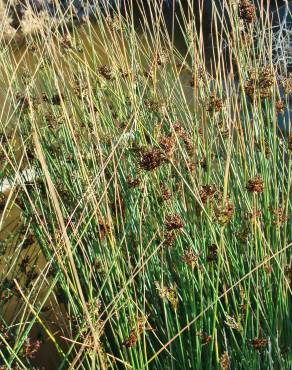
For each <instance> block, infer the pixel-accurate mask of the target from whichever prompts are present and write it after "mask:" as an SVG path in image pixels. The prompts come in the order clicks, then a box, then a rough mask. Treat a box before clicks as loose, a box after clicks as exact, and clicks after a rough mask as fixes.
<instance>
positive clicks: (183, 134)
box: [173, 121, 194, 154]
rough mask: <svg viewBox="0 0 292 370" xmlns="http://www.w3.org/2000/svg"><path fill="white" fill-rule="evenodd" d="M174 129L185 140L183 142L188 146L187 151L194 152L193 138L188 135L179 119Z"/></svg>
mask: <svg viewBox="0 0 292 370" xmlns="http://www.w3.org/2000/svg"><path fill="white" fill-rule="evenodd" d="M173 129H174V131H175V132H176V134H177V135H178V136H179V137H180V138H181V139H182V141H183V143H184V145H185V147H186V151H187V153H188V154H192V153H193V151H194V146H193V143H192V140H191V139H190V138H189V136H188V135H187V133H186V131H185V129H184V128H183V127H182V125H181V123H180V122H178V121H177V122H175V124H174V125H173Z"/></svg>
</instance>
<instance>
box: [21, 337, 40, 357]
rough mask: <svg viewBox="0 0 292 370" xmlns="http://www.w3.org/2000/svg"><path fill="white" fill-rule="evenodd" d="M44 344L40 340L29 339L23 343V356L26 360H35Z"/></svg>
mask: <svg viewBox="0 0 292 370" xmlns="http://www.w3.org/2000/svg"><path fill="white" fill-rule="evenodd" d="M41 344H42V342H41V341H40V340H36V341H32V340H31V339H30V338H29V337H28V338H26V340H25V341H24V343H23V346H22V351H23V356H24V357H26V358H30V359H32V358H34V357H35V355H36V354H37V352H38V351H39V349H40V346H41Z"/></svg>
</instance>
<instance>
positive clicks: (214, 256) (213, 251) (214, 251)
mask: <svg viewBox="0 0 292 370" xmlns="http://www.w3.org/2000/svg"><path fill="white" fill-rule="evenodd" d="M217 261H218V247H217V245H216V244H211V245H209V246H208V254H207V262H215V263H216V262H217Z"/></svg>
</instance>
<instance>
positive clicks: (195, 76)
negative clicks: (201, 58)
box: [189, 66, 205, 87]
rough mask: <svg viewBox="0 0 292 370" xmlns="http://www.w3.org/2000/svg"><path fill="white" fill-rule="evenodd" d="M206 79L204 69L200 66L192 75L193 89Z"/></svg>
mask: <svg viewBox="0 0 292 370" xmlns="http://www.w3.org/2000/svg"><path fill="white" fill-rule="evenodd" d="M204 77H205V72H204V67H202V66H200V67H199V68H198V69H196V70H195V72H193V73H192V78H191V80H190V82H189V84H190V86H191V87H195V86H196V85H197V82H198V81H199V80H202V79H203V78H204Z"/></svg>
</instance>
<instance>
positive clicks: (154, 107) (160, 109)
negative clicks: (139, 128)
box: [144, 99, 167, 115]
mask: <svg viewBox="0 0 292 370" xmlns="http://www.w3.org/2000/svg"><path fill="white" fill-rule="evenodd" d="M144 105H145V108H147V109H148V110H149V111H150V112H154V113H160V114H162V115H165V114H166V112H167V106H166V103H165V102H164V101H160V100H158V99H145V100H144Z"/></svg>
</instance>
